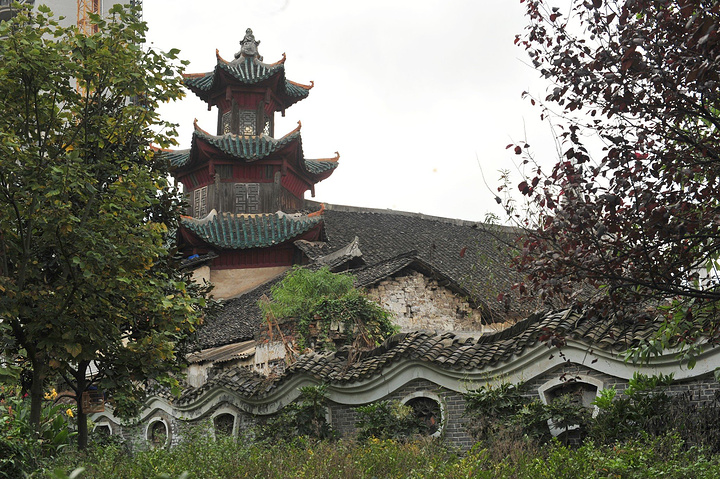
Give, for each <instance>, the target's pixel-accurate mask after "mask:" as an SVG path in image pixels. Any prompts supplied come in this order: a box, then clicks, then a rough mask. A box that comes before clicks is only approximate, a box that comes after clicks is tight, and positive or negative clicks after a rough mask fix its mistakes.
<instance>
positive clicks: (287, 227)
mask: <svg viewBox="0 0 720 479" xmlns="http://www.w3.org/2000/svg"><path fill="white" fill-rule="evenodd" d="M321 221H322V217H319V216H318V217H308V216H302V217H299V218H293V217H290V216H287V215H279V214H277V213H270V214H260V215H253V216H245V215H233V214H228V213H223V214H217V213H216V214H215V215H214V216H212V214H211V215H209V217H208V218H205V219H202V220H197V219H195V218H189V217H183V218H182V219H181V224H182V226H184V227H185V228H187V229H189V230H190V231H192V232H193V233H195V234H196V235H197V236H198V237H200V239H202V240H203V241H205V242H207V243H209V244H211V245H213V246H217V247H218V248H224V249H247V248H258V247H266V246H272V245H275V244H280V243H283V242H285V241H288V240H291V239H293V238H295V237H297V236H298V235H301V234H303V233H305V232H306V231H309V230H310V229H311V228H313V227H314V226H315V225H317V224H318V223H320V222H321Z"/></svg>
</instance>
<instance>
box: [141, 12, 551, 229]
mask: <svg viewBox="0 0 720 479" xmlns="http://www.w3.org/2000/svg"><path fill="white" fill-rule="evenodd" d="M523 8H524V5H522V4H520V2H519V0H502V1H500V0H496V1H494V2H489V1H486V0H468V1H465V0H394V1H393V0H384V1H383V0H364V1H362V2H344V1H338V0H233V1H230V0H205V1H188V0H175V1H172V2H171V1H169V0H146V1H145V2H144V18H145V20H146V21H147V22H148V25H149V28H150V30H149V35H148V40H149V41H150V42H152V43H153V44H154V46H155V47H157V48H159V49H162V50H168V49H170V48H179V49H180V50H181V56H182V57H183V58H185V59H187V60H189V61H190V65H189V67H188V69H187V71H188V72H190V73H199V72H206V71H211V70H212V69H213V68H214V66H215V49H216V48H217V49H219V50H220V55H221V56H222V57H223V58H225V59H228V60H229V59H232V58H233V55H234V53H235V52H237V51H238V50H239V48H240V46H239V43H238V42H239V41H240V40H241V39H242V37H243V36H244V32H245V29H246V28H248V27H250V28H252V29H253V32H254V34H255V38H256V39H258V40H260V41H261V43H260V45H259V51H260V54H261V55H263V56H264V59H265V62H266V63H273V62H275V61H277V60H279V59H280V58H281V57H282V53H283V52H285V53H286V54H287V62H286V63H285V69H286V75H287V78H288V79H290V80H293V81H296V82H299V83H305V84H308V83H310V80H313V81H314V82H315V88H313V89H312V90H311V92H310V96H309V97H308V98H307V99H305V100H303V101H302V102H300V103H297V104H296V105H294V106H293V107H291V108H290V109H288V110H287V113H286V118H284V119H278V122H277V124H276V127H275V135H276V136H278V137H279V136H282V135H284V134H285V133H287V132H288V131H290V130H292V129H293V128H295V126H296V124H297V121H298V120H301V121H302V125H303V126H302V139H303V149H304V152H305V157H306V158H327V157H332V156H334V153H335V151H339V152H340V155H341V158H340V166H339V167H338V169H337V170H336V171H335V173H334V174H333V175H332V176H331V177H330V178H329V179H327V180H325V181H323V182H321V183H320V184H318V185H317V187H316V197H315V199H316V200H318V201H325V202H328V203H334V204H346V205H354V206H365V207H373V208H392V209H397V210H402V211H411V212H422V213H426V214H430V215H436V216H445V217H450V218H461V219H468V220H481V219H482V218H483V217H484V215H485V213H486V212H487V211H494V212H496V213H499V210H498V208H497V207H496V205H495V201H494V200H493V195H492V193H491V192H489V191H488V190H487V188H486V187H485V186H484V185H483V181H482V177H481V172H480V167H479V166H478V161H477V159H476V156H477V158H479V161H480V163H481V164H482V169H483V172H484V174H485V177H486V179H487V181H488V183H490V184H491V185H492V186H496V185H497V184H498V176H499V175H498V170H500V169H502V168H508V169H512V168H514V167H513V164H512V160H513V157H514V155H513V154H512V152H511V150H505V146H506V145H507V144H508V143H510V142H512V141H514V140H520V139H523V138H525V136H526V135H527V138H528V141H529V142H530V143H531V144H533V147H534V149H535V150H536V152H537V153H539V155H540V156H545V157H547V158H549V159H550V160H552V158H553V153H552V148H551V145H552V142H551V141H550V132H549V129H548V127H547V126H546V125H544V124H542V123H540V121H539V114H540V111H539V110H538V109H536V108H531V107H530V106H529V104H528V102H527V100H523V99H521V93H522V92H523V91H524V90H530V91H533V92H535V93H539V92H543V91H544V90H545V88H546V85H545V84H544V83H543V82H542V81H540V80H539V75H538V73H537V72H535V71H534V70H532V69H531V68H530V67H528V66H527V65H526V61H525V60H526V58H525V54H524V52H523V50H522V49H520V48H518V47H516V46H514V45H513V39H514V36H515V34H516V33H520V32H522V30H523V27H524V25H525V19H524V16H523ZM543 96H544V95H543ZM161 114H162V115H163V117H164V118H166V119H168V120H171V121H174V122H176V123H179V124H180V138H179V139H178V140H179V141H180V147H182V148H187V147H189V144H190V139H191V135H192V122H193V119H194V118H197V119H198V121H199V125H200V126H201V127H202V128H204V129H206V130H208V131H211V132H214V131H215V125H216V118H217V112H216V110H215V109H213V111H212V112H208V111H207V108H206V107H205V104H204V103H202V102H201V101H200V100H199V99H197V97H195V96H194V95H193V94H191V93H190V94H189V95H188V96H187V97H186V98H185V99H184V100H183V101H181V102H179V103H176V104H172V105H167V106H166V107H164V108H163V109H162V111H161ZM543 145H545V146H543ZM516 183H517V181H516ZM308 195H309V193H308Z"/></svg>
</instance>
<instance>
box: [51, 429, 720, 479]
mask: <svg viewBox="0 0 720 479" xmlns="http://www.w3.org/2000/svg"><path fill="white" fill-rule="evenodd" d="M515 446H518V447H513V445H511V444H504V445H503V447H513V450H512V451H510V450H505V454H503V453H502V451H493V450H488V449H487V448H481V447H476V448H474V449H473V450H471V451H469V452H468V453H466V454H464V455H461V454H458V452H457V451H455V450H453V449H450V448H448V447H446V446H444V445H443V443H442V442H439V441H431V440H420V441H410V442H398V441H393V440H378V439H370V440H368V441H364V442H357V441H352V440H340V441H320V442H314V441H308V440H304V439H297V440H295V441H292V442H290V443H286V444H258V443H256V444H249V443H246V442H243V441H236V440H233V439H232V438H228V439H222V440H218V441H213V440H211V439H207V438H206V439H199V438H193V439H192V440H191V441H187V442H186V443H183V444H181V445H180V446H178V447H175V448H173V449H171V450H164V449H159V450H152V451H144V452H139V453H137V454H135V455H133V456H130V455H129V454H128V453H127V452H126V451H125V449H123V448H122V447H118V446H106V447H98V448H91V449H90V450H88V451H87V452H84V453H78V452H76V451H66V452H65V453H64V454H62V455H61V456H60V457H59V458H58V459H57V461H56V464H55V467H61V468H62V469H64V470H65V471H67V472H69V471H71V470H73V469H74V468H76V467H84V468H85V469H86V471H85V473H84V474H83V475H82V476H81V477H82V478H90V477H122V478H128V479H129V478H142V479H147V478H157V477H160V476H161V475H166V476H165V477H170V478H178V477H180V476H181V475H182V474H183V473H185V472H186V473H187V476H186V477H187V479H194V478H198V479H200V478H202V479H213V478H223V479H225V478H229V479H233V478H254V477H257V478H342V479H345V478H368V479H369V478H469V477H473V478H475V477H478V478H498V477H499V478H532V479H535V478H560V477H561V478H607V477H613V478H614V477H622V478H655V477H663V478H686V477H693V478H715V477H720V456H713V455H710V454H707V453H705V452H704V451H703V450H701V449H697V448H685V447H684V444H683V442H682V441H681V440H680V439H679V438H678V437H677V436H665V437H662V438H656V439H648V438H644V439H639V440H634V441H631V442H626V443H623V444H618V445H615V446H596V445H594V444H593V443H592V442H587V443H586V444H584V445H583V446H582V447H579V448H574V449H573V448H567V447H565V446H562V445H560V444H559V443H557V442H554V443H551V444H549V445H547V446H544V447H542V448H539V449H535V448H532V447H523V445H522V444H516V445H515ZM40 477H51V476H42V475H41V476H40Z"/></svg>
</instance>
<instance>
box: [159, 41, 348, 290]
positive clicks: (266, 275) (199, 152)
mask: <svg viewBox="0 0 720 479" xmlns="http://www.w3.org/2000/svg"><path fill="white" fill-rule="evenodd" d="M258 43H259V42H258V41H256V40H255V38H254V36H253V34H252V31H251V30H250V29H248V31H247V33H246V35H245V38H244V39H243V41H242V42H241V44H242V48H241V50H240V51H239V52H238V53H236V54H235V58H234V59H233V60H232V61H226V60H224V59H223V58H222V57H220V55H219V53H217V52H216V57H217V65H216V66H215V69H214V70H213V71H212V72H208V73H200V74H189V75H185V84H186V86H187V87H188V89H190V91H192V92H193V93H195V94H196V95H197V96H198V97H200V98H201V99H202V100H203V101H204V102H206V103H207V105H208V109H210V108H212V107H216V108H217V112H218V116H217V118H218V119H217V127H216V134H211V133H209V132H208V131H206V130H203V129H202V128H200V126H198V125H197V122H195V131H194V132H193V138H192V144H191V147H190V149H187V150H181V151H172V152H167V153H166V154H167V156H168V158H169V160H170V162H171V165H172V167H173V173H174V176H175V178H176V180H177V181H179V182H180V183H182V185H183V191H184V193H185V197H186V199H187V203H188V211H187V216H184V217H183V218H182V220H181V227H180V237H179V246H180V249H181V251H182V252H183V253H184V255H185V257H187V258H189V260H188V262H189V263H188V265H187V266H188V267H189V266H191V264H190V263H192V264H194V265H199V266H200V267H198V268H196V277H197V279H198V280H201V279H205V280H207V281H210V282H212V283H213V284H214V285H215V295H216V296H217V297H220V298H227V297H232V296H236V295H238V294H241V293H243V292H244V291H247V290H248V289H250V288H252V287H254V286H257V285H258V284H261V283H263V282H265V281H267V280H269V279H271V278H274V277H276V276H277V275H278V274H280V273H282V272H283V271H285V270H287V269H288V268H289V267H290V266H292V265H293V264H298V263H302V262H303V258H302V253H301V251H300V250H299V249H298V248H297V247H296V246H295V245H294V242H296V241H299V240H303V241H308V242H315V241H318V240H320V238H321V234H322V223H323V218H322V212H321V211H320V208H318V211H312V212H310V211H307V208H306V206H305V203H304V195H305V193H306V192H308V191H310V193H311V194H312V195H314V193H315V185H316V184H317V183H318V182H320V181H322V180H324V179H326V178H328V177H329V176H330V175H331V174H332V173H333V171H334V170H335V168H336V167H337V166H338V159H339V155H337V154H336V155H335V157H333V158H327V159H307V158H305V155H304V152H303V148H302V137H301V132H300V124H298V127H297V128H296V129H294V130H293V131H290V132H288V133H286V134H284V135H283V136H279V137H276V136H275V121H274V120H275V115H276V114H282V115H284V114H285V110H286V109H287V108H289V107H290V106H292V105H293V104H295V103H297V102H299V101H301V100H303V99H305V98H307V97H308V94H309V93H310V89H311V88H312V84H310V85H303V84H300V83H296V82H293V81H290V80H288V79H287V78H286V77H285V57H283V58H282V59H281V60H280V61H278V62H276V63H272V64H267V63H263V61H262V57H261V56H260V54H259V53H258V49H257V44H258Z"/></svg>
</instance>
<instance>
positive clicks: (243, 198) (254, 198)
mask: <svg viewBox="0 0 720 479" xmlns="http://www.w3.org/2000/svg"><path fill="white" fill-rule="evenodd" d="M259 211H260V184H259V183H235V213H258V212H259Z"/></svg>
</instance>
